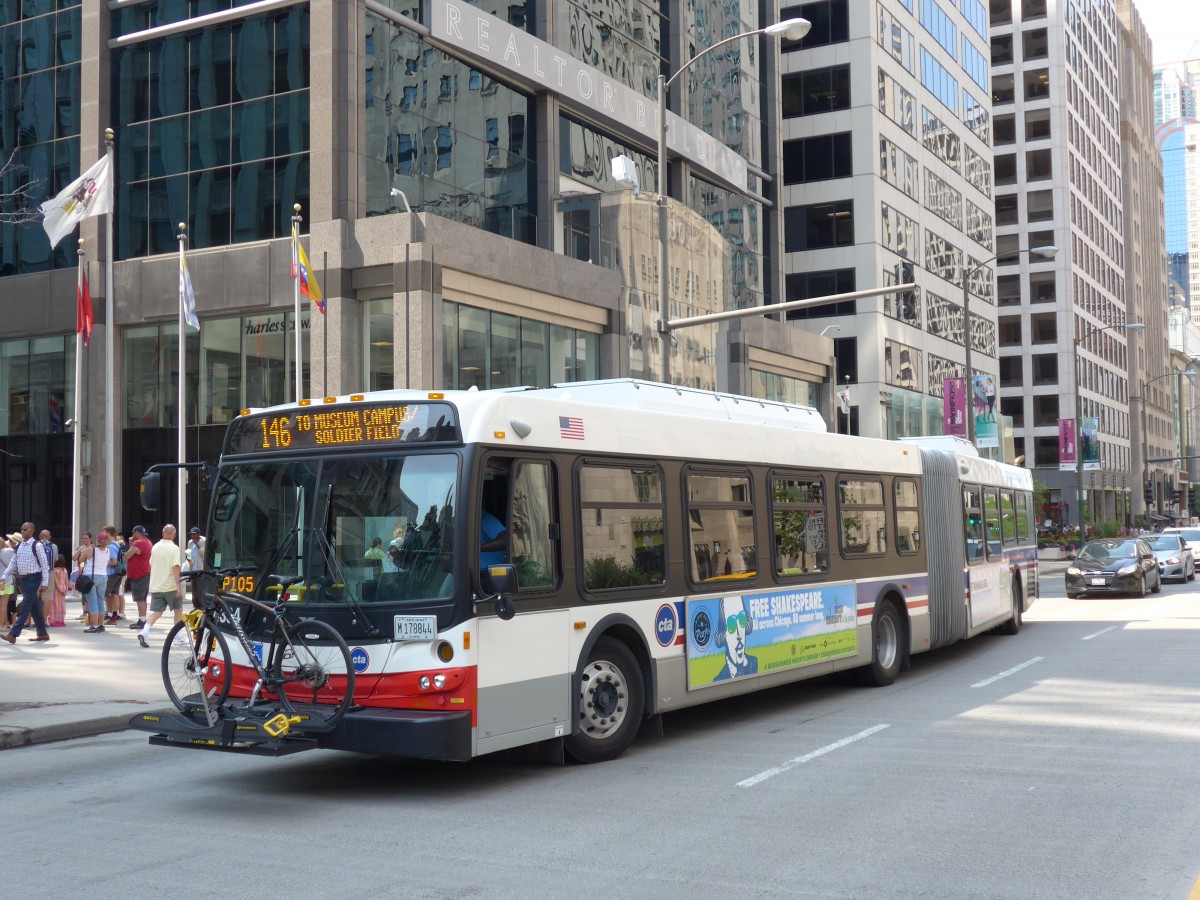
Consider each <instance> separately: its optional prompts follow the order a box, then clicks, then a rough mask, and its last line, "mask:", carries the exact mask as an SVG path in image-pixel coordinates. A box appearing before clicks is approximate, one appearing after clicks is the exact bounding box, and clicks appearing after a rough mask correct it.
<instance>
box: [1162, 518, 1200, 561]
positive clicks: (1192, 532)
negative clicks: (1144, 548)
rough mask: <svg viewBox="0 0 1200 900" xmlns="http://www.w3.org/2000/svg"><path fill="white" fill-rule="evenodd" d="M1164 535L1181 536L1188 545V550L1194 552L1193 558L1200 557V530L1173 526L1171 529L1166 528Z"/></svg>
mask: <svg viewBox="0 0 1200 900" xmlns="http://www.w3.org/2000/svg"><path fill="white" fill-rule="evenodd" d="M1162 533H1163V534H1177V535H1179V536H1180V537H1181V538H1183V540H1184V541H1185V542H1186V543H1187V545H1188V549H1189V550H1191V551H1192V556H1200V528H1192V527H1191V526H1188V525H1173V526H1171V527H1170V528H1164V529H1163V530H1162Z"/></svg>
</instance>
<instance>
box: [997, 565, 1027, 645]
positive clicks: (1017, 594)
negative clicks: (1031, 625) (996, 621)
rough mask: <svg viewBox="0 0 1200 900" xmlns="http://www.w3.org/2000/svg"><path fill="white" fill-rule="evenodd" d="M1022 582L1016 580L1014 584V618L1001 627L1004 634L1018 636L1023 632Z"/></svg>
mask: <svg viewBox="0 0 1200 900" xmlns="http://www.w3.org/2000/svg"><path fill="white" fill-rule="evenodd" d="M1023 605H1024V604H1023V602H1022V594H1021V582H1020V581H1018V580H1017V579H1016V578H1014V579H1013V583H1012V618H1011V619H1009V620H1008V621H1007V622H1005V623H1004V624H1003V625H1001V626H1000V631H1001V632H1002V633H1004V634H1016V633H1017V632H1018V631H1020V630H1021V607H1022V606H1023Z"/></svg>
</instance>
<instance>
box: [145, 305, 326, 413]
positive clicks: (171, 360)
mask: <svg viewBox="0 0 1200 900" xmlns="http://www.w3.org/2000/svg"><path fill="white" fill-rule="evenodd" d="M294 321H295V316H294V315H293V314H292V313H284V312H273V313H267V314H264V315H258V316H235V317H232V318H225V319H205V320H203V321H202V322H201V324H200V333H199V334H197V333H196V332H195V331H192V330H191V329H190V328H189V329H188V330H187V360H186V362H185V371H186V372H187V373H188V383H187V401H188V412H187V419H186V421H187V424H188V425H195V424H197V423H204V424H212V425H220V424H224V423H226V422H229V421H231V420H232V419H233V417H234V416H236V415H238V414H239V413H240V412H241V411H242V410H243V409H245V408H247V407H262V406H274V405H276V404H279V403H290V402H292V401H294V400H295V399H296V397H295V393H296V375H295V369H294V368H293V367H292V366H293V360H294V357H295V337H294V335H295V331H294V330H293V323H294ZM300 325H301V328H302V329H303V332H302V335H301V341H302V350H301V352H302V354H303V356H304V364H303V369H302V371H301V378H302V382H303V387H304V390H305V392H306V393H307V390H308V386H309V383H310V382H309V364H308V340H309V333H308V329H309V313H308V310H305V311H304V312H303V313H302V314H301V319H300ZM178 333H179V326H178V325H177V324H176V323H174V322H172V323H170V324H163V325H143V326H139V327H135V328H126V329H125V330H124V332H123V337H122V340H123V341H124V360H125V383H124V391H125V427H127V428H167V427H171V426H173V425H175V424H176V405H177V403H176V398H177V380H176V379H177V374H176V373H177V371H178V347H179V345H178V343H177V335H178ZM198 373H203V379H204V380H203V384H202V385H201V383H200V382H199V379H198V377H197V375H198ZM197 410H199V416H198V415H197Z"/></svg>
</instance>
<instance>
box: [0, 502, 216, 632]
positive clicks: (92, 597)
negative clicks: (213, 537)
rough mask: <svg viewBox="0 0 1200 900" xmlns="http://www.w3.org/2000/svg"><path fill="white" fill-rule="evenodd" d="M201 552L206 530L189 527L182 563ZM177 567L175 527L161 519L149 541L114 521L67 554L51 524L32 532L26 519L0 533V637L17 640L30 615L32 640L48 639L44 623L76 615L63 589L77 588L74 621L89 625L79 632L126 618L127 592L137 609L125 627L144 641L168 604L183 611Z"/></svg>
mask: <svg viewBox="0 0 1200 900" xmlns="http://www.w3.org/2000/svg"><path fill="white" fill-rule="evenodd" d="M204 551H205V539H204V535H203V533H202V532H201V530H200V528H198V527H194V528H192V530H191V533H190V535H189V540H188V542H187V547H186V559H187V563H186V565H187V566H189V567H193V568H198V569H199V568H203V567H204V555H205V553H204ZM182 568H183V566H182V565H181V563H180V556H179V545H178V544H176V543H175V526H174V525H165V526H164V527H163V529H162V538H161V540H159V541H158V542H157V543H154V544H152V543H151V542H150V537H149V534H148V533H147V532H146V529H145V527H144V526H142V525H135V526H134V527H133V530H132V531H131V532H130V534H129V539H128V540H126V539H125V537H124V536H123V535H122V534H121V533H120V532H119V531H118V530H117V528H116V526H115V525H105V526H104V527H103V528H101V529H100V530H99V531H98V532H96V533H95V534H94V535H93V534H92V532H89V531H85V532H83V534H82V535H80V540H79V546H78V547H76V548H75V549H74V550H73V551H71V552H70V557H69V559H68V556H67V554H65V553H62V552H60V550H59V547H58V545H57V544H56V543H55V542H54V540H53V536H52V535H51V534H50V532H49V531H48V530H42V531H40V532H37V531H36V528H35V526H34V523H32V522H26V523H24V524H23V525H22V526H21V529H20V531H14V532H13V533H12V534H8V535H5V534H3V533H0V623H2V625H3V628H0V640H4V641H7V642H8V643H10V644H15V643H16V642H17V638H18V637H20V635H21V631H22V630H23V629H24V628H25V627H26V625H27V624H29V622H30V621H31V620H32V622H33V627H34V631H35V636H34V637H31V638H29V640H30V641H35V642H36V641H48V640H50V631H49V629H51V628H65V627H67V621H68V615H71V616H73V613H72V614H68V612H67V595H68V591H76V592H78V594H79V598H80V603H81V608H80V615H79V617H78V618H77V619H72V621H74V622H77V623H79V624H82V625H86V627H85V628H84V629H83V633H84V634H101V633H103V632H104V630H105V628H106V627H108V628H112V627H114V626H116V625H117V623H119V622H123V621H126V614H125V600H126V595H127V593H128V595H129V596H131V597H132V598H133V602H134V604H135V606H136V608H137V619H136V620H134V621H133V622H130V623H129V626H128V627H129V628H130V629H133V630H136V631H137V632H138V643H139V644H140V645H141V646H142V647H149V646H150V644H149V642H148V641H147V638H148V637H149V635H150V629H151V628H153V626H154V623H155V622H157V621H158V619H159V618H160V617H161V616H162V614H163V613H164V612H166V610H167V609H170V610H171V611H172V612H173V614H174V619H175V621H176V622H178V621H179V620H180V619H181V618H182V617H183V586H182V580H181V577H180V573H181V570H182Z"/></svg>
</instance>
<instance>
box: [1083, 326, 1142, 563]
mask: <svg viewBox="0 0 1200 900" xmlns="http://www.w3.org/2000/svg"><path fill="white" fill-rule="evenodd" d="M1145 327H1146V326H1145V325H1144V324H1143V323H1141V322H1114V323H1113V324H1112V325H1097V326H1095V327H1093V328H1089V329H1088V330H1087V331H1085V332H1084V333H1083V334H1082V335H1080V337H1079V340H1077V341H1076V342H1075V345H1074V347H1073V348H1072V351H1071V357H1072V360H1073V362H1074V364H1075V505H1076V514H1077V515H1078V516H1079V547H1080V548H1081V549H1082V547H1083V540H1084V535H1085V534H1086V529H1087V519H1086V517H1085V515H1084V508H1083V396H1082V391H1081V390H1080V384H1079V348H1080V346H1082V345H1083V344H1085V343H1086V342H1087V339H1088V338H1090V337H1091V336H1092V335H1093V334H1099V333H1100V332H1102V331H1112V330H1114V329H1119V328H1124V329H1125V330H1126V331H1140V330H1142V329H1143V328H1145Z"/></svg>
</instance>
